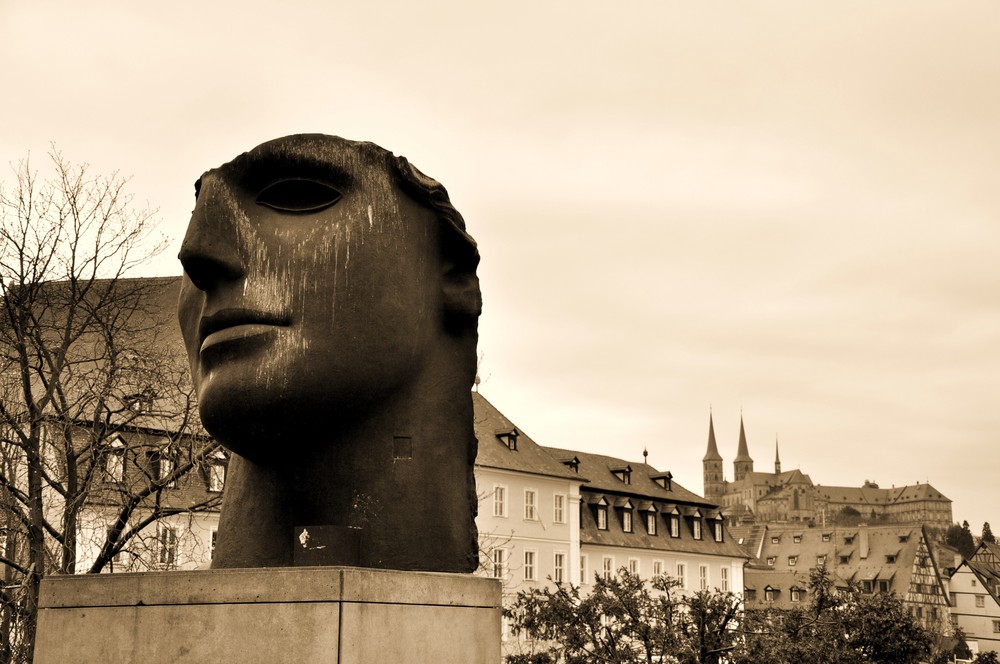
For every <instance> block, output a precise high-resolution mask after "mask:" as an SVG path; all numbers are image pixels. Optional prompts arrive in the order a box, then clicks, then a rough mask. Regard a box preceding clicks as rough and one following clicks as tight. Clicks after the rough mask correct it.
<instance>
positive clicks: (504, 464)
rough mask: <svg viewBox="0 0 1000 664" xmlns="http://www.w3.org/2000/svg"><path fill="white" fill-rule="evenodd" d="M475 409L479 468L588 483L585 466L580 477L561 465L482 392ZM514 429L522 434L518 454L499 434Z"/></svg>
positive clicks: (475, 394)
mask: <svg viewBox="0 0 1000 664" xmlns="http://www.w3.org/2000/svg"><path fill="white" fill-rule="evenodd" d="M472 408H473V412H474V413H475V425H474V426H475V431H476V438H477V439H479V452H478V454H477V456H476V465H477V466H481V467H483V468H498V469H501V470H515V471H518V472H522V473H531V474H533V475H544V476H547V477H559V478H565V479H571V480H576V481H579V482H586V481H587V479H586V478H587V476H586V473H584V471H583V468H582V464H581V468H580V472H579V473H576V472H573V471H572V470H571V469H569V468H568V467H567V466H565V465H564V464H562V463H560V461H559V460H558V458H555V457H553V456H552V455H551V454H550V453H549V452H548V451H546V450H545V449H543V448H542V447H541V446H540V445H538V443H536V442H535V441H534V440H532V438H531V436H529V435H527V434H526V433H524V432H523V431H521V429H519V428H518V427H517V425H515V424H514V423H513V422H511V421H510V419H508V418H507V417H506V416H505V415H504V414H503V413H501V412H500V411H499V410H497V408H496V406H494V405H493V404H491V403H490V402H489V401H487V400H486V397H484V396H483V395H482V394H480V393H479V392H473V393H472ZM511 429H517V432H518V437H517V449H514V450H512V449H510V448H508V447H507V446H506V445H504V444H503V443H502V442H500V439H499V438H497V435H496V434H497V432H498V431H510V430H511ZM568 455H570V456H571V455H572V453H568Z"/></svg>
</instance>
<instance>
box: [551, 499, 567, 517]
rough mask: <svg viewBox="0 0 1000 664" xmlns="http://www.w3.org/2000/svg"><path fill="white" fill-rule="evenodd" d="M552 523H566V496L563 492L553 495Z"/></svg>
mask: <svg viewBox="0 0 1000 664" xmlns="http://www.w3.org/2000/svg"><path fill="white" fill-rule="evenodd" d="M552 523H566V496H564V495H563V494H561V493H557V494H555V495H554V496H552Z"/></svg>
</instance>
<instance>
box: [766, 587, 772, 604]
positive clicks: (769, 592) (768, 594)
mask: <svg viewBox="0 0 1000 664" xmlns="http://www.w3.org/2000/svg"><path fill="white" fill-rule="evenodd" d="M764 601H765V602H773V601H774V591H773V590H771V589H770V588H764Z"/></svg>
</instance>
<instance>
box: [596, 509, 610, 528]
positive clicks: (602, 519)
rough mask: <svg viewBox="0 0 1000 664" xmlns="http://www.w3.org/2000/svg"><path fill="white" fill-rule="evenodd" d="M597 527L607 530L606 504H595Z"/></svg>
mask: <svg viewBox="0 0 1000 664" xmlns="http://www.w3.org/2000/svg"><path fill="white" fill-rule="evenodd" d="M597 529H598V530H607V529H608V506H607V505H598V506H597Z"/></svg>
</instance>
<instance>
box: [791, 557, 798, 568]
mask: <svg viewBox="0 0 1000 664" xmlns="http://www.w3.org/2000/svg"><path fill="white" fill-rule="evenodd" d="M798 562H799V557H798V556H788V566H789V567H795V565H796V563H798Z"/></svg>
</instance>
